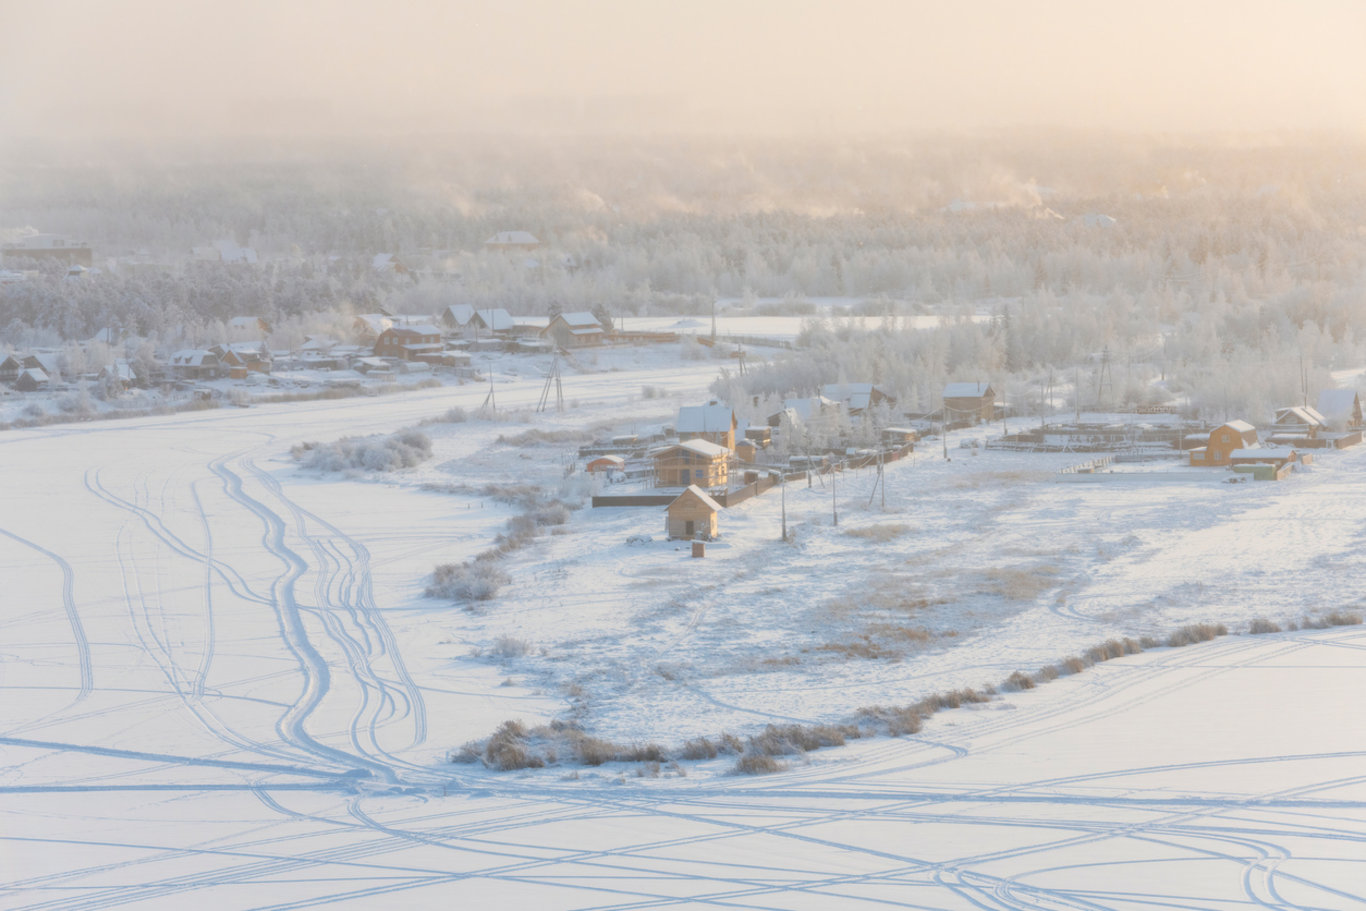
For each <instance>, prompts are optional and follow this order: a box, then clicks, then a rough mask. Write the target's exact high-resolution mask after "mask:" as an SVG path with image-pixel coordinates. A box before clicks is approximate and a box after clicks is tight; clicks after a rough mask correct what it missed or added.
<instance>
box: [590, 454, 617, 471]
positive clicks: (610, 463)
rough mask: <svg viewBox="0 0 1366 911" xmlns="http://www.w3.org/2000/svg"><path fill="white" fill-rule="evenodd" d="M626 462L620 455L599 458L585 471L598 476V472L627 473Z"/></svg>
mask: <svg viewBox="0 0 1366 911" xmlns="http://www.w3.org/2000/svg"><path fill="white" fill-rule="evenodd" d="M625 470H626V460H625V459H623V458H622V457H621V456H619V455H605V456H598V457H597V458H596V459H594V460H593V461H591V462H589V463H588V464H587V465H586V466H584V471H588V472H592V473H594V474H597V473H598V472H606V473H611V472H613V471H625Z"/></svg>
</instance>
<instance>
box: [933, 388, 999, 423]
mask: <svg viewBox="0 0 1366 911" xmlns="http://www.w3.org/2000/svg"><path fill="white" fill-rule="evenodd" d="M995 414H996V391H995V390H994V389H992V388H991V384H990V383H949V384H948V385H947V386H945V387H944V421H945V422H946V423H949V424H952V423H955V422H958V421H967V422H968V423H971V424H980V423H986V422H990V421H991V419H992V418H993V417H994V416H995Z"/></svg>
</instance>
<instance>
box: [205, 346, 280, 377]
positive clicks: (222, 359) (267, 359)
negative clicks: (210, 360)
mask: <svg viewBox="0 0 1366 911" xmlns="http://www.w3.org/2000/svg"><path fill="white" fill-rule="evenodd" d="M209 350H210V351H212V352H213V354H214V356H215V357H217V358H218V362H219V363H220V364H222V365H223V367H224V368H225V369H226V370H227V371H228V377H229V378H231V379H234V380H244V379H246V378H247V374H248V373H265V374H269V373H270V370H271V367H272V366H273V365H274V358H273V357H272V356H271V353H270V350H269V349H268V348H266V346H265V345H264V344H253V343H252V342H238V343H237V344H234V345H214V346H213V347H211V348H210V349H209Z"/></svg>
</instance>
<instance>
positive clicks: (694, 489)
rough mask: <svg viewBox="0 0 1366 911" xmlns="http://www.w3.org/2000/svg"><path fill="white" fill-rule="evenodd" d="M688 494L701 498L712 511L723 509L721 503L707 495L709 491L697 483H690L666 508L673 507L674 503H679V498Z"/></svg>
mask: <svg viewBox="0 0 1366 911" xmlns="http://www.w3.org/2000/svg"><path fill="white" fill-rule="evenodd" d="M686 496H693V497H696V498H697V499H699V500H701V501H702V503H703V505H705V506H706V507H707V508H708V509H710V510H711V511H712V512H720V511H721V509H722V507H721V504H720V503H718V502H716V501H715V500H713V499H712V498H711V497H710V496H708V495H707V492H706V491H705V490H703V489H702V488H700V487H698V486H697V485H696V484H689V485H688V489H687V490H685V491H683V492H682V493H681V494H679V495H678V497H677V499H675V500H674V502H673V503H670V504H669V505H668V506H666V507H665V509H666V510H668V509H672V508H673V505H674V503H677V502H678V501H679V500H681V499H683V498H684V497H686Z"/></svg>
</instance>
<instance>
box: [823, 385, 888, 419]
mask: <svg viewBox="0 0 1366 911" xmlns="http://www.w3.org/2000/svg"><path fill="white" fill-rule="evenodd" d="M821 395H823V396H825V397H826V398H827V399H833V400H834V401H836V402H839V403H840V404H841V405H842V406H843V407H844V410H845V413H847V414H848V415H849V416H850V417H855V416H857V415H860V414H863V412H865V411H867V410H868V409H869V408H875V407H877V406H878V405H886V406H887V407H888V408H891V407H894V406H895V405H896V399H895V398H894V397H893V396H890V395H888V394H887V393H886V392H883V391H882V390H881V389H879V388H878V387H877V386H874V385H873V384H872V383H828V384H826V385H824V386H822V387H821Z"/></svg>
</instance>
